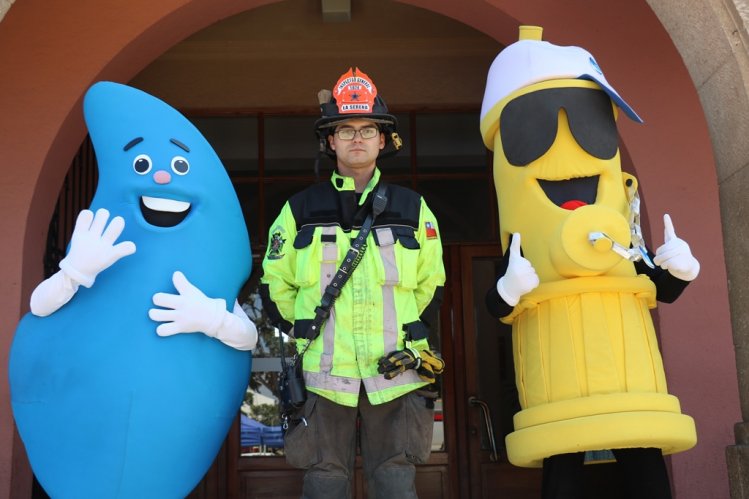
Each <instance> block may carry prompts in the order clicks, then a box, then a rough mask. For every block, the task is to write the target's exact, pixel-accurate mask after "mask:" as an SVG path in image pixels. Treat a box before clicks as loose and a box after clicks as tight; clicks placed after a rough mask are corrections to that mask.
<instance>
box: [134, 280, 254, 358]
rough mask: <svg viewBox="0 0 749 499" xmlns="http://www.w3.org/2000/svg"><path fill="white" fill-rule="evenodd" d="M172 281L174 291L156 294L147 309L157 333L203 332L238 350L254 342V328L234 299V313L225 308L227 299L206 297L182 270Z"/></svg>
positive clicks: (251, 346)
mask: <svg viewBox="0 0 749 499" xmlns="http://www.w3.org/2000/svg"><path fill="white" fill-rule="evenodd" d="M172 282H173V283H174V287H175V288H176V289H177V294H170V293H156V294H155V295H153V304H154V305H156V306H157V307H163V308H152V309H150V310H149V311H148V316H149V317H150V318H151V319H153V320H154V321H156V322H163V324H161V325H159V326H158V327H157V328H156V334H158V335H159V336H173V335H175V334H181V333H203V334H205V335H206V336H210V337H212V338H216V339H218V340H219V341H221V342H223V343H225V344H226V345H229V346H230V347H233V348H236V349H238V350H252V349H253V348H255V344H256V343H257V329H256V328H255V325H254V324H253V323H252V321H250V319H249V318H248V317H247V314H245V313H244V310H242V307H240V306H239V303H237V302H236V301H235V303H234V309H233V313H231V312H229V311H227V310H226V300H223V299H221V298H209V297H207V296H206V295H205V294H204V293H203V292H202V291H201V290H200V289H198V288H197V287H195V286H194V285H193V284H192V283H191V282H190V281H188V280H187V278H186V277H185V275H184V274H183V273H182V272H179V271H177V272H175V273H174V274H173V276H172Z"/></svg>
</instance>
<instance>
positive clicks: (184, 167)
mask: <svg viewBox="0 0 749 499" xmlns="http://www.w3.org/2000/svg"><path fill="white" fill-rule="evenodd" d="M172 170H173V171H174V173H176V174H177V175H185V174H187V172H189V171H190V163H189V162H188V161H187V160H186V159H185V158H183V157H182V156H175V157H174V158H172Z"/></svg>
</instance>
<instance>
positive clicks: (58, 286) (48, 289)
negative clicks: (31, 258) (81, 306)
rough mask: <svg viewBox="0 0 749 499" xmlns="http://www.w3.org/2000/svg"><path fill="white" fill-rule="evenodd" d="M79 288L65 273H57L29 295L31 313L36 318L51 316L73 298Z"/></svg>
mask: <svg viewBox="0 0 749 499" xmlns="http://www.w3.org/2000/svg"><path fill="white" fill-rule="evenodd" d="M79 286H80V285H79V284H78V283H77V282H75V281H74V280H73V279H71V278H70V276H68V275H67V274H66V273H65V272H63V271H62V270H60V271H58V272H57V273H56V274H54V275H53V276H51V277H50V278H48V279H46V280H44V281H42V282H41V283H40V284H39V285H38V286H37V287H36V289H35V290H34V292H33V293H31V313H32V314H34V315H36V316H38V317H47V316H48V315H50V314H53V313H54V312H56V311H57V310H58V309H60V308H61V307H62V306H63V305H65V304H66V303H67V302H69V301H70V299H71V298H73V296H75V294H76V293H77V292H78V287H79Z"/></svg>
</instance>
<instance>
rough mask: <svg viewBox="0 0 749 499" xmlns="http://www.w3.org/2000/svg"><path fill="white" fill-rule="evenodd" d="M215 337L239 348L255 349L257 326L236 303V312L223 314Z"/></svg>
mask: <svg viewBox="0 0 749 499" xmlns="http://www.w3.org/2000/svg"><path fill="white" fill-rule="evenodd" d="M215 338H216V339H217V340H219V341H220V342H222V343H224V344H225V345H228V346H230V347H232V348H236V349H237V350H253V349H254V348H255V346H257V328H256V327H255V324H254V323H253V322H252V321H251V320H250V318H249V317H247V314H246V313H245V312H244V310H242V307H241V306H240V305H239V303H236V302H235V303H234V313H233V314H230V313H228V312H227V313H226V314H225V315H224V316H223V320H222V322H221V326H220V327H219V328H218V331H216V336H215Z"/></svg>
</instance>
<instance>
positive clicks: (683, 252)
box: [653, 214, 700, 281]
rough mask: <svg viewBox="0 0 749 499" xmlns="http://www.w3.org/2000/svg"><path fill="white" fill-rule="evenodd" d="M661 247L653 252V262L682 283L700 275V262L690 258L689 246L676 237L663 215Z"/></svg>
mask: <svg viewBox="0 0 749 499" xmlns="http://www.w3.org/2000/svg"><path fill="white" fill-rule="evenodd" d="M663 239H664V241H665V242H664V243H663V245H662V246H661V247H660V248H658V249H657V250H656V251H655V258H653V262H654V263H655V264H656V265H658V266H660V267H661V268H662V269H666V270H668V272H669V273H670V274H671V275H672V276H674V277H676V278H677V279H681V280H682V281H693V280H694V279H695V278H696V277H697V274H699V273H700V262H698V261H697V259H696V258H695V257H694V256H692V251H691V250H690V249H689V245H688V244H687V243H686V241H684V240H683V239H680V238H679V237H677V236H676V231H674V224H673V222H671V217H670V216H669V215H668V214H665V215H663Z"/></svg>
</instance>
